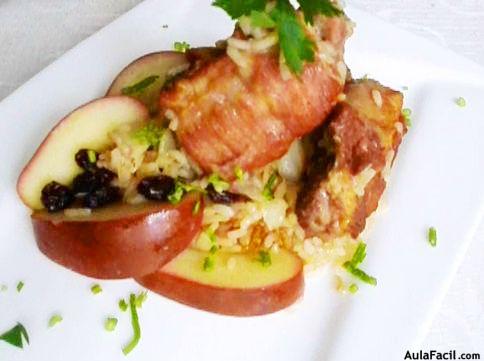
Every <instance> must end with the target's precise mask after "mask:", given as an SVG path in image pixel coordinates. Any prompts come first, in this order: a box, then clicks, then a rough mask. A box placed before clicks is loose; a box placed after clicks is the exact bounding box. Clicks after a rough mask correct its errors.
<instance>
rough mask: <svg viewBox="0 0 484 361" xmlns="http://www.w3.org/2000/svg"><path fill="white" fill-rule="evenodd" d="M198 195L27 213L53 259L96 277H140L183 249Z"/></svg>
mask: <svg viewBox="0 0 484 361" xmlns="http://www.w3.org/2000/svg"><path fill="white" fill-rule="evenodd" d="M197 200H198V198H196V197H194V196H189V197H186V198H185V199H184V200H183V201H182V202H181V203H180V204H179V205H177V206H173V205H171V204H168V203H154V202H149V203H144V204H141V205H127V204H121V205H113V206H110V207H106V208H100V209H98V210H94V211H92V213H91V214H89V215H87V216H80V215H78V216H72V217H70V216H67V215H66V214H65V213H64V212H58V213H48V212H47V211H38V212H34V213H33V214H32V223H33V226H34V233H35V239H36V241H37V245H38V247H39V249H40V250H41V251H42V252H43V253H44V254H45V255H46V256H47V257H49V258H50V259H51V260H53V261H54V262H56V263H58V264H60V265H63V266H65V267H67V268H69V269H71V270H73V271H76V272H78V273H81V274H83V275H86V276H90V277H94V278H101V279H118V278H127V277H140V276H143V275H146V274H149V273H151V272H154V271H156V270H157V269H159V268H160V267H161V266H163V265H164V264H166V263H167V262H169V261H170V260H172V259H173V258H174V257H175V256H177V255H178V254H179V253H180V252H182V251H183V250H184V249H185V248H186V247H187V246H188V245H189V244H190V242H191V241H192V239H193V238H194V237H195V236H196V235H197V234H198V232H199V231H200V228H201V222H202V214H203V212H202V211H199V212H198V213H197V215H193V214H192V209H193V207H194V205H195V202H196V201H197Z"/></svg>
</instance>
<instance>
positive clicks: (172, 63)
mask: <svg viewBox="0 0 484 361" xmlns="http://www.w3.org/2000/svg"><path fill="white" fill-rule="evenodd" d="M188 67H189V63H188V60H187V57H186V56H185V54H184V53H180V52H175V51H161V52H157V53H151V54H147V55H144V56H142V57H141V58H139V59H136V60H135V61H133V62H132V63H130V64H129V65H127V66H126V67H125V68H124V69H123V70H122V71H121V72H120V73H119V74H118V75H117V76H116V78H115V79H114V81H113V83H112V84H111V86H110V87H109V89H108V91H107V94H106V95H108V96H112V95H129V96H132V97H135V98H136V99H138V100H140V101H141V102H143V103H144V104H145V105H146V106H147V107H148V109H149V110H150V112H151V113H152V114H153V113H156V111H157V110H158V99H159V97H160V91H161V88H162V87H163V85H164V84H165V82H166V80H167V79H169V78H170V77H172V76H175V75H176V74H178V73H180V72H182V71H184V70H186V69H188Z"/></svg>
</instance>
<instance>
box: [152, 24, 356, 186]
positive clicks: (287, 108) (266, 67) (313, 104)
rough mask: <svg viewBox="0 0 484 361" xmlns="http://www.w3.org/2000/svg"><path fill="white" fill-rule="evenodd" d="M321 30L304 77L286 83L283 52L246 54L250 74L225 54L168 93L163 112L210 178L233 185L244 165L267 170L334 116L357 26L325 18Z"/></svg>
mask: <svg viewBox="0 0 484 361" xmlns="http://www.w3.org/2000/svg"><path fill="white" fill-rule="evenodd" d="M314 29H315V30H314V34H312V36H313V38H314V41H315V43H316V45H317V53H316V54H315V55H316V56H315V57H316V60H315V62H314V63H310V64H306V65H305V68H304V71H303V73H302V74H301V75H300V76H299V77H296V76H292V77H290V78H289V79H285V78H284V77H283V76H282V74H281V68H280V63H279V51H275V50H277V49H272V50H270V49H268V51H267V52H264V53H250V52H246V53H244V56H245V57H247V58H246V59H248V61H249V62H250V64H251V66H250V74H247V72H246V71H245V72H244V71H242V70H241V68H240V67H239V66H238V65H237V64H236V63H235V62H234V61H233V59H232V58H231V57H230V56H229V55H227V53H224V54H223V55H222V56H217V57H215V58H214V59H212V61H208V60H207V59H204V61H203V63H202V64H201V65H200V66H198V67H197V69H196V70H195V71H191V72H189V74H188V75H187V76H184V77H183V78H181V79H177V80H176V81H175V82H174V84H173V85H172V86H171V87H170V88H169V89H166V90H165V91H163V92H162V93H161V96H160V107H161V108H160V109H164V110H165V114H166V115H167V117H168V118H171V119H172V121H174V122H175V123H176V134H177V136H178V140H179V141H180V144H181V145H182V147H183V148H184V150H185V151H186V152H187V154H188V155H189V156H190V157H191V158H192V159H193V160H194V161H195V162H196V163H198V165H199V166H200V168H201V169H202V170H203V171H205V172H207V173H210V172H217V173H219V174H221V175H222V176H223V177H224V178H226V179H232V178H233V177H234V176H233V175H234V168H235V167H236V166H240V167H241V168H242V169H244V170H252V169H255V168H258V167H261V166H263V165H265V164H267V163H269V162H271V161H273V160H275V159H278V158H280V157H281V156H282V155H283V154H284V153H286V152H287V150H288V149H289V147H290V145H291V143H292V142H293V141H294V140H295V139H296V138H298V137H301V136H302V135H305V134H307V133H309V132H311V131H312V130H313V129H314V128H316V127H317V126H318V125H319V124H321V122H322V121H324V119H325V118H326V117H327V116H328V114H329V113H330V111H331V109H332V108H333V107H334V106H335V104H336V103H337V101H338V96H339V95H340V94H341V93H342V91H343V87H344V85H343V84H344V81H345V77H346V66H345V65H344V62H343V48H344V42H345V40H346V38H347V36H349V34H350V32H351V27H350V25H349V21H348V20H347V19H346V18H344V17H341V18H331V19H328V18H323V17H320V18H319V19H318V21H316V23H315V27H314ZM237 34H239V35H237ZM240 34H241V32H240V31H236V35H235V36H236V37H237V36H238V37H240V36H241V35H240ZM320 34H322V35H320ZM237 40H246V39H237ZM228 46H229V47H230V43H229V45H228Z"/></svg>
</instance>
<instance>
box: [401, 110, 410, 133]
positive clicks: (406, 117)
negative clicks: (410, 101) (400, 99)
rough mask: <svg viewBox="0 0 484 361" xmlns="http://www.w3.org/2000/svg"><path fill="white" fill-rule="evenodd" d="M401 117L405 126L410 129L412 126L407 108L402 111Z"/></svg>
mask: <svg viewBox="0 0 484 361" xmlns="http://www.w3.org/2000/svg"><path fill="white" fill-rule="evenodd" d="M402 116H403V120H404V121H405V124H406V125H407V127H409V128H410V127H411V126H412V110H411V109H409V108H404V109H403V110H402Z"/></svg>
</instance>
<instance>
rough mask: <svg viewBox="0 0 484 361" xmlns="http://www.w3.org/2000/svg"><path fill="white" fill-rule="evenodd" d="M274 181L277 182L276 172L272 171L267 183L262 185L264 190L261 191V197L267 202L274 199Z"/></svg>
mask: <svg viewBox="0 0 484 361" xmlns="http://www.w3.org/2000/svg"><path fill="white" fill-rule="evenodd" d="M276 181H277V172H276V171H274V172H273V173H272V174H271V176H270V177H269V180H268V181H267V183H266V184H265V185H264V189H263V190H262V195H263V196H264V198H265V199H267V200H268V201H270V200H272V199H274V185H275V184H276Z"/></svg>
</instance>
